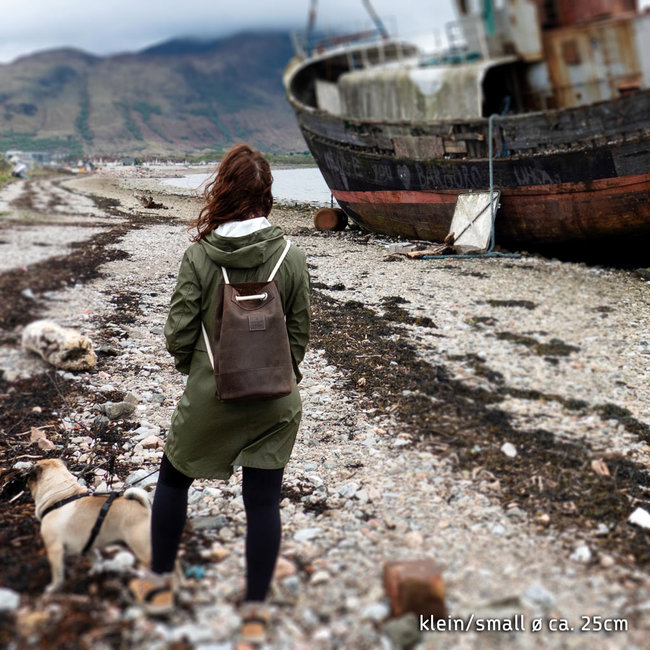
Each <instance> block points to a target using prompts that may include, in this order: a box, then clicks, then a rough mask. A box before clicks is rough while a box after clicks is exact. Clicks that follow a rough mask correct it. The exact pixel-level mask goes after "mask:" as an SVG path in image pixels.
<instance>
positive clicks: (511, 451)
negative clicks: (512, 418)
mask: <svg viewBox="0 0 650 650" xmlns="http://www.w3.org/2000/svg"><path fill="white" fill-rule="evenodd" d="M501 451H502V452H503V453H504V454H505V455H506V456H507V457H508V458H514V457H515V456H516V455H517V448H516V447H515V446H514V445H513V444H512V443H511V442H504V443H503V444H502V445H501Z"/></svg>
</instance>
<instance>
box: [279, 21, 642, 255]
mask: <svg viewBox="0 0 650 650" xmlns="http://www.w3.org/2000/svg"><path fill="white" fill-rule="evenodd" d="M635 20H636V16H635V15H631V14H629V12H628V13H627V14H625V15H624V16H623V19H621V20H619V19H618V17H616V18H615V19H612V20H610V21H605V23H603V22H602V21H601V22H600V23H599V24H597V25H596V26H595V27H593V26H586V27H583V26H581V27H580V28H579V29H578V30H577V33H578V37H576V38H578V41H577V43H578V45H577V46H576V47H578V46H580V47H582V42H581V41H580V40H579V38H583V40H584V41H585V42H587V43H589V42H590V41H588V39H591V42H594V33H595V34H596V35H597V36H599V35H600V34H601V33H603V34H605V33H606V34H608V36H607V37H606V38H610V36H609V34H610V33H614V34H616V35H617V36H620V35H621V34H623V35H624V36H629V34H631V33H633V30H632V27H631V26H633V25H634V21H635ZM648 23H649V24H650V21H648ZM576 29H577V28H572V27H569V28H564V29H563V30H555V32H554V35H552V36H551V37H548V36H547V37H546V41H544V42H542V46H543V47H542V48H541V51H542V53H543V54H546V55H548V53H549V52H552V51H554V49H555V50H560V51H562V52H563V53H564V55H566V54H567V51H568V52H569V55H571V56H573V55H574V54H575V53H572V52H571V51H569V48H567V46H566V45H565V43H567V42H572V41H569V40H567V38H568V36H567V34H569V35H571V34H575V33H576ZM594 30H596V31H594ZM607 30H609V31H607ZM558 34H559V36H558ZM553 39H555V40H553ZM562 39H564V40H562ZM603 40H605V37H603ZM619 40H620V41H624V38H622V37H621V38H619ZM556 43H560V44H561V45H562V48H560V47H555V44H556ZM380 47H382V46H377V49H375V50H373V49H371V48H368V47H367V48H365V49H363V48H361V47H357V48H356V49H355V50H353V51H352V61H354V60H355V57H356V59H357V60H360V59H361V58H362V55H363V56H364V57H365V58H366V60H369V61H371V62H372V61H380V60H381V61H384V60H385V59H386V58H387V54H386V51H385V49H386V47H385V46H383V47H384V51H383V52H381V53H380V50H379V48H380ZM632 54H633V55H634V56H635V57H636V56H637V55H636V52H633V53H632ZM582 56H585V55H584V54H583V55H582ZM621 56H624V55H621ZM540 58H541V59H542V63H543V64H544V65H547V64H548V59H549V56H546V57H545V58H544V57H542V56H541V55H540ZM637 58H638V57H637ZM350 60H351V57H350V51H348V52H347V53H346V54H345V56H344V55H343V54H342V53H341V52H340V51H339V52H337V53H335V54H333V55H329V56H328V55H327V54H326V53H325V54H320V55H319V56H316V57H312V58H311V59H307V60H304V61H302V62H300V63H299V64H297V65H294V66H293V67H292V68H291V69H290V70H289V71H288V74H287V76H286V78H285V87H286V89H287V95H288V98H289V100H290V102H291V104H292V106H293V108H294V111H295V113H296V116H297V120H298V124H299V126H300V128H301V131H302V133H303V135H304V138H305V140H306V143H307V145H308V147H309V150H310V151H311V153H312V155H313V156H314V158H315V160H316V162H317V164H318V166H319V168H320V170H321V172H322V174H323V177H324V178H325V181H326V182H327V184H328V186H329V188H330V189H331V191H332V194H333V196H334V198H335V199H336V200H337V202H338V204H339V205H340V206H341V207H342V208H343V209H344V210H345V212H346V213H347V214H348V216H349V217H350V218H351V219H352V220H353V221H355V222H356V223H357V224H359V225H360V226H362V227H363V228H365V229H367V230H370V231H374V232H378V233H383V234H386V235H393V236H401V237H407V238H411V239H423V240H431V241H438V242H440V241H443V240H444V238H445V237H446V236H447V234H448V233H449V227H450V224H451V220H452V216H453V213H454V209H455V204H456V200H457V196H458V195H459V194H460V193H466V192H471V191H488V190H489V189H490V187H492V188H494V189H497V190H499V192H500V197H501V198H500V207H499V210H498V212H497V216H496V220H495V240H496V244H497V245H498V246H500V247H503V248H506V249H510V250H539V251H549V252H553V251H562V250H572V251H574V252H576V253H577V254H578V255H580V253H581V252H582V253H586V252H588V251H589V250H592V249H593V250H603V249H610V250H617V251H619V252H624V251H630V252H632V250H633V249H634V250H635V251H645V250H647V248H648V246H650V200H649V199H650V90H648V89H646V88H644V86H643V83H639V78H640V75H639V69H640V68H641V64H637V63H635V62H634V61H633V62H632V63H630V64H629V65H628V68H630V71H629V73H628V74H627V75H623V76H622V77H617V78H616V79H615V80H614V83H611V80H610V84H609V85H610V87H613V88H614V90H612V91H610V92H609V94H608V93H604V94H605V96H606V97H607V98H606V99H601V100H600V101H598V99H599V97H598V94H597V93H598V92H600V93H601V94H602V90H601V89H602V87H603V84H602V81H599V80H596V82H598V83H600V85H601V89H598V90H597V92H596V91H593V90H592V88H593V87H595V83H596V82H594V86H592V87H589V86H588V85H587V84H585V85H584V87H581V88H579V89H574V90H575V92H574V93H573V95H571V96H569V94H568V93H567V90H566V89H567V85H566V83H565V82H563V83H560V82H559V81H558V82H557V83H556V88H553V87H551V88H550V90H549V92H553V91H554V92H555V97H554V101H553V102H552V103H555V104H556V105H557V104H560V106H555V107H552V108H548V107H543V106H542V107H540V106H536V105H535V102H534V101H533V102H531V101H530V100H529V99H528V97H523V95H522V93H521V92H520V93H519V98H518V102H517V103H518V107H517V108H518V110H513V111H510V112H504V113H503V114H495V115H493V116H492V118H488V116H487V115H485V112H486V108H485V103H486V98H485V97H483V98H482V99H483V104H484V105H483V113H484V114H483V115H476V116H469V117H466V118H464V119H453V117H450V116H448V115H442V116H440V117H438V116H436V115H434V116H433V117H432V118H431V119H423V118H422V116H421V115H419V116H418V115H415V116H407V119H395V117H396V115H395V114H393V115H389V116H387V117H389V118H390V119H382V115H381V111H384V110H390V107H389V109H385V108H383V104H382V106H381V107H380V108H379V109H375V108H374V107H373V106H370V107H368V104H367V102H366V103H365V104H363V103H362V100H363V95H364V93H365V95H369V93H372V92H374V91H375V86H377V85H379V84H381V85H382V87H383V88H386V87H389V84H390V83H391V82H392V80H393V79H397V81H395V82H394V86H395V87H400V88H403V87H404V79H405V77H404V75H402V76H400V77H399V78H398V77H397V73H396V72H394V71H391V72H390V74H391V75H392V76H390V77H386V75H384V76H381V75H382V74H383V73H381V72H374V71H375V70H376V69H378V68H380V67H381V66H380V65H379V64H377V65H376V66H373V65H372V64H371V65H370V66H369V68H368V70H369V71H368V72H366V71H364V75H365V76H360V73H358V72H356V71H355V70H353V69H352V66H348V68H347V70H346V65H348V64H349V62H350ZM489 65H492V64H489ZM498 65H499V66H500V69H503V70H509V72H508V74H509V75H510V77H511V78H514V74H513V71H514V73H515V74H516V75H519V77H521V70H522V64H521V61H514V62H513V61H512V58H510V59H508V58H507V57H506V58H504V59H503V60H502V61H500V62H498ZM398 66H399V64H398V65H397V66H396V65H395V64H393V68H392V70H394V69H395V68H396V67H398ZM496 67H497V66H496V65H495V68H496ZM554 67H555V68H557V67H558V66H557V65H556V63H555V62H554V63H553V65H551V66H550V69H551V73H552V72H553V69H554ZM565 67H566V66H565ZM466 68H469V66H466ZM416 70H417V68H416ZM485 70H488V72H490V68H489V67H488V64H486V65H485V67H484V69H481V70H480V72H479V73H476V76H477V77H478V76H479V74H480V75H482V78H485V77H486V76H487V73H486V72H485ZM425 72H426V71H425ZM562 72H563V70H560V73H562ZM560 73H557V74H556V76H558V75H560ZM373 74H374V75H375V77H374V78H373V77H371V75H373ZM400 74H401V73H400ZM409 74H411V75H412V76H413V74H421V71H420V72H416V73H409ZM355 75H356V76H355ZM641 76H642V75H641ZM346 77H349V78H350V79H351V80H353V81H354V83H355V84H356V86H355V85H352V83H348V85H347V86H346V85H345V84H346ZM341 79H343V80H344V81H343V82H341V81H340V80H341ZM315 83H320V84H321V85H324V86H326V87H325V91H327V92H328V93H330V96H331V92H332V86H333V85H334V84H338V90H339V92H340V94H343V93H346V92H347V93H348V101H347V106H343V107H341V106H340V105H339V104H338V103H335V104H334V108H333V109H332V102H331V100H328V97H327V95H326V94H323V93H321V96H323V97H325V100H322V99H321V98H320V97H319V95H318V93H317V90H319V88H316V87H315V85H314V84H315ZM373 84H374V86H373ZM513 85H514V83H513V84H512V85H511V86H510V89H512V86H513ZM420 86H422V83H420ZM558 88H561V89H562V92H564V93H565V95H566V96H565V97H564V99H558V97H559V96H560V95H561V93H560V91H559V90H558ZM585 89H586V90H585ZM321 90H322V89H321ZM481 90H482V91H485V90H486V89H485V87H483V88H481V87H480V85H479V92H481ZM488 90H489V89H488ZM629 90H631V92H628V91H629ZM515 92H516V91H515ZM515 92H513V94H515ZM588 92H592V94H595V100H596V101H589V102H584V103H582V102H580V101H578V100H576V99H575V98H576V97H577V98H579V97H580V96H581V94H583V93H584V94H588ZM385 94H386V93H385V92H384V95H382V96H378V97H379V100H380V102H379V103H380V104H381V102H382V101H384V99H385ZM529 95H530V93H529ZM350 96H352V100H350V99H349V97H350ZM414 96H415V98H416V103H418V102H419V103H422V101H421V98H420V97H419V96H418V95H417V94H415V95H414ZM359 97H361V98H362V99H361V100H359V99H358V98H359ZM372 97H373V98H375V96H374V95H373V96H372ZM522 97H523V98H522ZM572 99H573V101H571V100H572ZM353 100H354V101H353ZM398 100H399V96H398ZM487 100H488V102H489V100H490V97H487ZM337 101H338V100H337ZM363 101H365V100H363ZM328 102H329V105H328ZM354 102H356V104H355V103H354ZM398 103H399V101H393V104H398ZM562 104H568V105H567V106H563V105H562ZM357 106H361V109H360V110H356V108H355V107H357ZM351 107H352V109H351ZM532 108H537V109H538V110H531V109H532ZM540 108H541V110H540ZM363 110H365V111H366V113H367V114H366V115H360V116H359V115H358V113H362V112H363ZM399 110H402V109H401V108H400V109H399ZM437 110H438V109H437ZM440 110H442V109H440ZM373 111H374V114H373ZM393 111H394V112H395V109H393ZM452 112H453V107H452ZM487 113H489V114H492V113H493V111H492V110H491V109H490V110H487ZM398 117H399V116H398ZM426 117H427V116H425V118H426Z"/></svg>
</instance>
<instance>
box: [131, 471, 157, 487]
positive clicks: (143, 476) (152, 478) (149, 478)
mask: <svg viewBox="0 0 650 650" xmlns="http://www.w3.org/2000/svg"><path fill="white" fill-rule="evenodd" d="M156 483H158V471H155V472H153V473H152V471H151V470H149V469H139V470H138V471H137V472H133V474H131V475H130V476H129V477H127V479H126V481H125V482H124V487H130V486H132V485H133V486H136V487H141V488H145V489H146V488H147V487H149V486H152V485H156Z"/></svg>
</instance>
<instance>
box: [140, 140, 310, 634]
mask: <svg viewBox="0 0 650 650" xmlns="http://www.w3.org/2000/svg"><path fill="white" fill-rule="evenodd" d="M272 181H273V178H272V176H271V170H270V167H269V164H268V162H267V161H266V159H265V158H264V157H263V156H262V154H260V152H258V151H255V150H254V149H252V148H251V147H249V146H248V145H245V144H240V145H237V146H235V147H234V148H233V149H231V150H230V151H229V153H228V154H227V155H226V156H225V157H224V159H223V160H222V162H221V164H220V166H219V170H218V174H217V176H216V177H215V179H214V180H213V181H212V182H211V183H210V184H209V185H208V186H207V188H206V190H205V206H204V207H203V209H202V210H201V212H200V214H199V216H198V218H197V219H196V221H195V222H194V223H193V226H194V227H195V228H196V234H195V236H194V237H193V241H194V244H193V245H191V246H190V247H189V248H188V249H187V250H186V252H185V255H184V257H183V261H182V263H181V267H180V271H179V274H178V280H177V283H176V289H175V291H174V294H173V296H172V300H171V307H170V311H169V317H168V319H167V323H166V325H165V337H166V341H167V349H168V350H169V352H170V353H171V354H172V355H173V357H174V359H175V364H176V368H177V369H178V370H179V371H180V372H181V373H183V374H186V375H188V379H187V386H186V388H185V392H184V394H183V396H182V398H181V400H180V402H179V404H178V406H177V408H176V411H175V412H174V415H173V417H172V422H171V426H170V429H169V434H168V437H167V442H166V444H165V450H164V455H163V458H162V462H161V466H160V476H159V479H158V485H157V487H156V493H155V496H154V501H153V506H152V521H151V534H152V539H151V544H152V561H151V575H150V576H149V577H147V578H143V579H138V580H135V581H133V583H132V591H133V592H134V594H135V596H136V598H137V599H138V600H139V601H140V602H141V603H142V604H143V605H144V606H145V607H146V608H147V609H148V610H149V611H150V612H152V613H159V614H160V613H165V612H168V611H169V610H171V608H172V605H173V593H172V579H171V578H172V572H173V570H174V564H175V562H176V556H177V552H178V547H179V544H180V539H181V535H182V532H183V528H184V525H185V519H186V512H187V494H188V490H189V487H190V485H191V484H192V481H193V479H195V478H214V479H225V480H227V479H228V478H229V477H230V476H231V474H232V472H233V467H236V466H241V467H242V468H243V469H242V472H243V474H242V496H243V500H244V508H245V512H246V525H247V529H246V543H245V547H246V548H245V557H246V594H245V598H244V602H243V604H242V608H241V615H242V621H243V623H242V630H241V635H240V636H241V640H242V641H248V642H262V641H264V638H265V632H266V628H267V626H268V614H267V612H266V610H265V608H264V606H263V603H264V600H265V599H266V596H267V593H268V590H269V586H270V582H271V578H272V576H273V571H274V568H275V564H276V560H277V557H278V552H279V548H280V536H281V522H280V505H279V503H280V487H281V484H282V474H283V470H284V467H285V465H286V464H287V462H288V460H289V456H290V454H291V451H292V448H293V445H294V442H295V439H296V433H297V431H298V425H299V423H300V418H301V414H302V404H301V400H300V395H299V393H298V388H297V384H298V382H299V381H300V379H301V374H300V370H299V364H300V362H301V361H302V359H303V356H304V354H305V347H306V345H307V341H308V338H309V323H310V307H309V276H308V272H307V265H306V262H305V256H304V254H303V253H302V251H301V250H300V249H298V248H296V247H295V246H291V247H290V248H289V250H288V253H287V255H286V257H285V259H284V260H283V262H282V263H281V265H280V267H279V270H278V271H277V274H276V276H275V281H276V283H277V286H278V290H279V294H280V297H281V300H282V306H283V311H284V314H285V317H286V327H287V333H288V337H289V347H290V351H291V360H292V365H293V371H294V379H295V381H294V385H293V390H292V392H291V394H290V395H288V396H286V397H281V398H278V399H271V400H255V401H246V402H245V403H237V402H223V401H220V400H219V399H218V398H217V397H216V396H215V378H214V375H213V371H212V367H211V365H210V359H209V356H208V353H207V347H206V344H205V340H204V338H203V337H202V334H201V325H202V324H203V326H204V327H205V329H206V330H207V333H208V335H209V336H210V337H212V336H213V335H214V332H213V329H214V320H215V318H214V314H215V311H216V301H217V289H218V286H219V284H220V283H221V282H222V281H223V275H222V270H221V267H225V268H226V269H227V274H228V276H229V279H230V282H231V283H237V282H258V281H259V282H264V281H266V280H267V279H268V277H269V275H270V273H271V271H272V270H273V268H274V267H275V265H276V263H277V262H278V261H279V259H280V257H281V255H282V253H283V251H284V248H285V244H286V240H285V239H284V233H283V231H282V229H281V228H279V227H278V226H273V225H271V223H269V221H268V220H267V217H268V216H269V213H270V211H271V207H272V205H273V196H272V193H271V184H272Z"/></svg>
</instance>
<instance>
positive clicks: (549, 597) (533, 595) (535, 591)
mask: <svg viewBox="0 0 650 650" xmlns="http://www.w3.org/2000/svg"><path fill="white" fill-rule="evenodd" d="M522 598H523V600H524V601H526V602H529V603H531V604H532V605H536V606H538V607H541V608H542V609H543V610H545V611H547V612H548V611H550V610H551V609H552V608H553V607H554V606H555V596H554V595H553V594H552V593H551V592H550V591H548V589H546V588H545V587H544V586H542V585H540V584H539V583H537V582H536V583H533V584H532V585H529V586H528V587H527V588H526V591H524V593H523V596H522Z"/></svg>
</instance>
